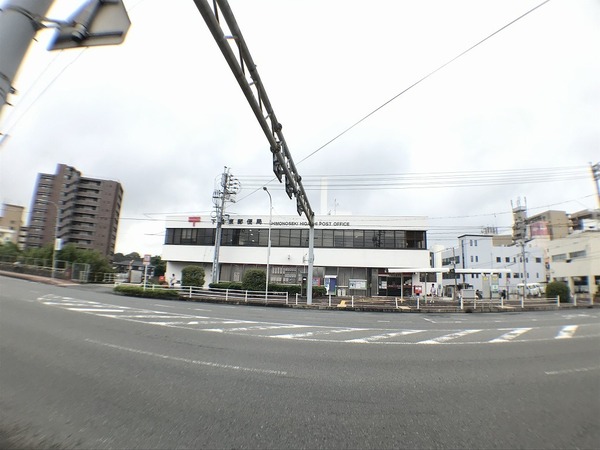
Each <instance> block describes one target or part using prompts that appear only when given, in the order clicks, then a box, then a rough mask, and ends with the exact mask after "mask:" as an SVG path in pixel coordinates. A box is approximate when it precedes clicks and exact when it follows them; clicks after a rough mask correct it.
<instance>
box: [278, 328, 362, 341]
mask: <svg viewBox="0 0 600 450" xmlns="http://www.w3.org/2000/svg"><path fill="white" fill-rule="evenodd" d="M361 330H362V331H364V329H361V328H338V329H331V328H327V329H324V330H317V331H307V332H306V333H296V334H277V335H275V336H273V337H274V338H279V339H303V338H312V337H314V336H324V335H330V334H337V333H350V332H352V331H361Z"/></svg>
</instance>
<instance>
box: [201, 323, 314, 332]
mask: <svg viewBox="0 0 600 450" xmlns="http://www.w3.org/2000/svg"><path fill="white" fill-rule="evenodd" d="M222 323H228V322H222ZM235 323H237V322H235ZM307 326H308V325H258V326H255V327H239V328H205V329H204V331H214V332H216V333H231V332H238V331H261V330H277V329H281V328H306V327H307Z"/></svg>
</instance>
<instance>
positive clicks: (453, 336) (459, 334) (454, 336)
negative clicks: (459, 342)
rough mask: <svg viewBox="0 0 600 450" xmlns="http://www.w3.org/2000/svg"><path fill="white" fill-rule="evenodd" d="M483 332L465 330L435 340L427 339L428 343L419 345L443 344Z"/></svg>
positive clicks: (422, 342)
mask: <svg viewBox="0 0 600 450" xmlns="http://www.w3.org/2000/svg"><path fill="white" fill-rule="evenodd" d="M480 331H481V330H463V331H459V332H457V333H450V334H445V335H444V336H440V337H437V338H435V339H427V340H426V341H419V342H417V344H442V343H444V342H448V341H451V340H453V339H458V338H459V337H462V336H467V335H469V334H473V333H478V332H480Z"/></svg>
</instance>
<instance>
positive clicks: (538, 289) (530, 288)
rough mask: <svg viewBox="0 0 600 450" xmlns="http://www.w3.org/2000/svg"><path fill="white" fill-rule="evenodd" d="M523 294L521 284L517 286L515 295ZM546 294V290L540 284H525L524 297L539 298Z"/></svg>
mask: <svg viewBox="0 0 600 450" xmlns="http://www.w3.org/2000/svg"><path fill="white" fill-rule="evenodd" d="M522 293H523V283H519V284H517V294H522ZM545 293H546V289H545V288H544V286H542V285H541V284H540V283H527V290H526V292H525V295H526V296H528V297H541V296H542V294H545Z"/></svg>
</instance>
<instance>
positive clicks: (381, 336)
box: [344, 330, 425, 343]
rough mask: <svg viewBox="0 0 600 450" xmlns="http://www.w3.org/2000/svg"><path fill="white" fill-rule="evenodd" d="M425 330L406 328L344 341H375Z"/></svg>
mask: <svg viewBox="0 0 600 450" xmlns="http://www.w3.org/2000/svg"><path fill="white" fill-rule="evenodd" d="M423 331H425V330H404V331H399V332H393V333H384V334H376V335H374V336H367V337H364V338H358V339H348V340H346V341H344V342H358V343H367V342H375V341H381V340H384V339H390V338H393V337H396V336H407V335H409V334H415V333H422V332H423Z"/></svg>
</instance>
